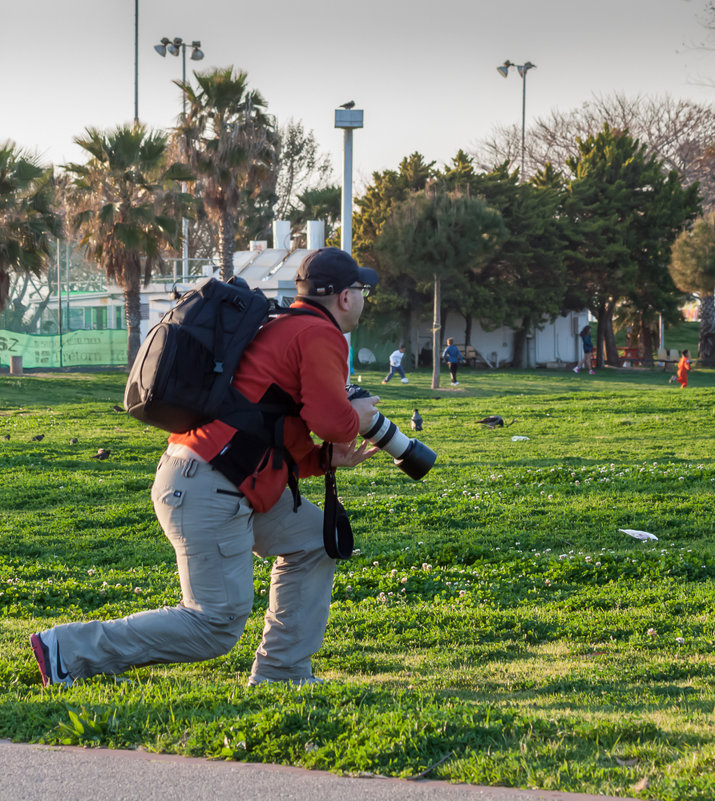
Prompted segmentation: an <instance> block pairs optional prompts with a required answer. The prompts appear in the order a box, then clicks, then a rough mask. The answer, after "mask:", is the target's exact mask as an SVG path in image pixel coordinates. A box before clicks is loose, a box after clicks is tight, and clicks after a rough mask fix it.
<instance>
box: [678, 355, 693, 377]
mask: <svg viewBox="0 0 715 801" xmlns="http://www.w3.org/2000/svg"><path fill="white" fill-rule="evenodd" d="M690 368H691V364H690V359H688V357H687V356H681V357H680V361H679V362H678V377H679V378H685V374H686V373H687V372H688V370H690Z"/></svg>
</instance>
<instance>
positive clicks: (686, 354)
mask: <svg viewBox="0 0 715 801" xmlns="http://www.w3.org/2000/svg"><path fill="white" fill-rule="evenodd" d="M689 370H692V362H691V361H690V351H689V350H688V349H687V348H686V349H685V350H684V351H683V352H682V354H681V356H680V361H679V362H678V372H677V373H676V374H675V375H674V376H672V377H671V379H670V382H669V383H671V384H672V383H673V380H677V381H678V383H679V384H680V386H681V388H682V389H685V387H687V386H688V371H689Z"/></svg>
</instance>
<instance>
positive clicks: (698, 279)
mask: <svg viewBox="0 0 715 801" xmlns="http://www.w3.org/2000/svg"><path fill="white" fill-rule="evenodd" d="M669 269H670V274H671V276H672V277H673V281H675V284H676V286H677V287H678V288H679V289H682V290H683V291H684V292H691V293H693V294H694V295H697V297H698V298H699V300H700V347H699V354H698V356H699V358H700V360H701V362H702V363H703V364H705V365H707V366H709V367H715V302H714V301H715V297H714V296H715V212H711V213H710V214H708V215H707V216H706V217H703V218H701V219H699V220H698V221H697V222H696V223H695V225H694V226H693V228H692V230H690V231H683V232H682V233H681V234H680V236H679V237H678V238H677V239H676V241H675V244H674V245H673V255H672V259H671V262H670V267H669Z"/></svg>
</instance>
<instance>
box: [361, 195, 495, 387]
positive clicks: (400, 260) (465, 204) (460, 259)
mask: <svg viewBox="0 0 715 801" xmlns="http://www.w3.org/2000/svg"><path fill="white" fill-rule="evenodd" d="M503 231H504V226H503V223H502V219H501V215H500V214H499V212H497V211H494V210H493V209H491V208H489V207H488V206H487V205H486V203H484V201H482V200H477V199H473V198H469V197H467V196H465V195H463V194H461V193H456V192H452V193H448V192H445V191H444V190H443V189H441V188H440V187H439V185H438V183H437V182H434V183H432V184H431V185H429V186H428V188H427V189H426V190H425V191H424V192H415V193H413V194H412V195H410V196H409V197H408V198H407V199H406V200H404V201H402V202H400V203H398V204H397V205H396V206H395V207H394V209H393V211H392V213H391V215H390V217H389V219H388V220H387V221H386V222H385V224H384V226H383V229H382V231H381V233H380V234H379V236H378V238H377V241H376V243H375V244H376V249H377V251H378V253H379V254H380V255H381V256H382V258H383V259H384V261H385V262H386V263H387V264H390V265H391V266H392V269H393V271H394V272H395V273H397V274H403V275H410V276H411V277H412V278H413V280H415V281H416V283H417V286H418V289H420V290H421V291H424V290H425V289H426V288H427V287H428V286H429V285H430V284H431V286H432V292H433V298H434V309H435V316H434V325H433V341H432V387H433V388H435V389H436V388H437V387H439V356H440V344H441V334H440V328H441V318H440V312H439V310H440V305H441V304H440V294H441V288H442V286H443V285H444V286H447V287H449V289H450V291H452V292H455V293H456V292H458V291H459V288H460V287H463V286H465V285H466V283H467V282H468V280H469V279H468V276H469V273H470V272H471V271H473V270H479V268H480V267H481V264H482V263H483V262H484V261H485V260H487V259H488V258H489V257H490V256H491V255H492V253H493V251H494V249H495V248H496V247H498V245H499V242H500V241H501V238H502V236H503Z"/></svg>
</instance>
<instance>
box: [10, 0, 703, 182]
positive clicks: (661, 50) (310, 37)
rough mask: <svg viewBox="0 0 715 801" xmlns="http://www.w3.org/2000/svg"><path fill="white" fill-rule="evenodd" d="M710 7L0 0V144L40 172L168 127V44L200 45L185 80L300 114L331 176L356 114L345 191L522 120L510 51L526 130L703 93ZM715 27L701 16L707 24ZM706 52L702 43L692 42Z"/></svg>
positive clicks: (696, 1) (434, 0) (177, 104)
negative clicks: (82, 141)
mask: <svg viewBox="0 0 715 801" xmlns="http://www.w3.org/2000/svg"><path fill="white" fill-rule="evenodd" d="M709 5H711V3H710V2H707V1H706V0H597V2H594V0H501V2H500V0H357V2H347V1H346V0H297V1H296V0H262V2H256V1H255V0H253V2H245V0H192V2H189V1H188V0H139V15H138V31H139V40H138V41H139V45H138V65H139V78H138V81H137V82H136V84H135V66H134V65H135V0H25V1H24V2H22V3H19V2H18V1H17V0H0V9H1V10H2V11H3V14H2V20H3V21H2V26H0V66H1V70H0V74H1V75H2V90H3V91H2V101H3V102H2V113H1V119H2V124H1V125H0V141H3V140H5V139H11V140H13V141H14V142H16V143H17V144H18V145H19V146H20V147H22V148H24V149H26V150H28V151H30V152H32V153H35V154H37V155H38V156H39V157H40V158H41V160H43V161H44V162H46V163H49V162H52V163H55V164H63V163H66V162H68V161H82V160H83V152H82V151H81V149H80V148H79V147H78V146H77V145H75V144H74V143H73V139H74V137H76V136H79V135H81V134H82V132H83V131H84V129H85V127H88V126H91V127H96V128H100V129H108V128H112V127H114V126H116V125H119V124H124V123H131V122H132V120H133V118H134V101H135V85H136V87H138V101H139V102H138V106H139V118H140V120H141V121H142V122H144V123H145V124H147V125H148V126H149V127H152V128H168V127H170V126H171V125H173V124H174V123H175V121H176V118H177V115H178V114H179V112H180V111H181V94H180V92H179V89H178V88H177V87H176V86H175V85H174V84H173V83H172V81H174V80H179V79H180V78H181V73H182V59H181V56H179V57H178V58H174V57H172V56H170V55H167V56H166V57H165V58H161V57H160V56H159V55H158V54H157V53H156V52H155V51H154V45H155V44H157V43H158V42H159V40H160V39H161V38H162V37H164V36H166V37H169V38H171V39H173V38H174V37H176V36H180V37H182V38H183V39H184V41H193V40H199V41H200V42H201V49H202V50H203V51H204V53H205V58H204V60H203V61H200V62H195V61H191V60H190V59H189V58H188V57H187V61H186V68H187V75H188V76H189V77H190V76H191V72H192V70H193V69H194V68H197V69H198V70H205V69H210V68H213V67H227V66H229V65H234V66H235V67H236V68H237V69H239V68H240V69H242V70H245V71H246V72H247V73H248V77H249V83H250V85H251V86H252V87H253V88H255V89H258V90H259V91H260V92H261V94H262V95H263V96H264V97H265V99H266V101H267V103H268V110H269V112H270V113H271V114H273V115H274V116H275V117H276V119H277V121H278V123H279V124H284V123H285V122H287V121H288V120H289V119H291V118H292V119H294V120H301V121H302V122H303V124H304V126H305V127H306V128H307V129H309V130H312V131H313V132H314V133H315V136H316V139H317V140H318V143H319V145H320V148H321V150H322V151H323V152H326V153H328V154H330V156H331V159H332V162H333V164H334V167H335V176H334V177H335V180H336V182H339V180H340V176H341V170H342V148H343V134H342V131H340V130H337V129H335V127H334V109H335V108H336V107H337V106H338V105H340V104H341V103H344V102H346V101H348V100H354V101H355V103H356V108H361V109H363V110H364V128H363V129H362V130H358V131H356V132H355V134H354V164H353V176H354V185H355V190H356V192H357V193H359V192H360V191H361V189H363V188H364V187H365V186H366V185H367V184H368V183H369V182H370V180H371V175H372V173H373V172H374V171H381V170H384V169H388V168H396V167H397V166H398V165H399V162H400V160H401V159H402V158H403V157H404V156H406V155H408V154H410V153H412V152H414V151H419V152H421V153H422V154H423V155H424V156H425V158H426V159H427V160H428V161H435V162H436V163H437V164H438V165H442V164H444V163H448V162H449V161H450V160H451V158H452V157H453V156H454V155H455V154H456V152H457V150H459V148H463V149H465V150H467V151H469V150H470V149H471V148H473V147H475V146H476V145H477V144H478V142H479V141H480V140H483V139H485V138H487V137H488V136H489V135H490V133H491V132H492V131H493V130H494V128H495V126H503V125H511V124H518V125H521V117H522V81H521V79H520V78H519V77H518V75H517V73H516V72H515V71H513V70H512V71H511V72H510V74H509V76H508V77H507V78H506V79H504V78H502V77H501V76H500V75H499V73H498V72H497V71H496V67H497V66H498V65H500V64H502V63H503V62H504V61H505V60H506V59H509V60H510V61H512V62H514V63H516V64H523V63H524V62H526V61H531V62H532V63H533V64H535V65H536V69H534V70H530V71H529V73H528V77H527V85H526V124H527V129H528V125H529V122H530V121H531V120H533V119H535V118H537V117H545V116H548V115H549V114H550V112H551V111H553V110H555V109H559V110H561V111H569V110H571V109H574V108H577V107H578V106H580V105H581V104H583V103H584V102H586V101H588V100H591V99H593V98H594V97H597V96H600V97H607V96H609V95H612V94H614V93H615V92H619V93H623V94H625V95H626V96H627V97H633V98H635V97H638V96H648V97H657V96H663V95H665V94H669V95H671V96H672V97H674V98H684V99H689V100H692V101H695V102H698V103H708V104H709V103H712V102H713V101H715V33H711V32H709V31H708V30H707V29H706V27H705V25H704V23H705V21H706V20H707V15H706V13H705V9H706V6H709ZM713 17H715V14H713ZM702 43H705V44H706V45H707V44H710V45H711V46H712V48H713V50H710V49H707V47H706V48H703V47H700V46H699V45H701V44H702Z"/></svg>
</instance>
